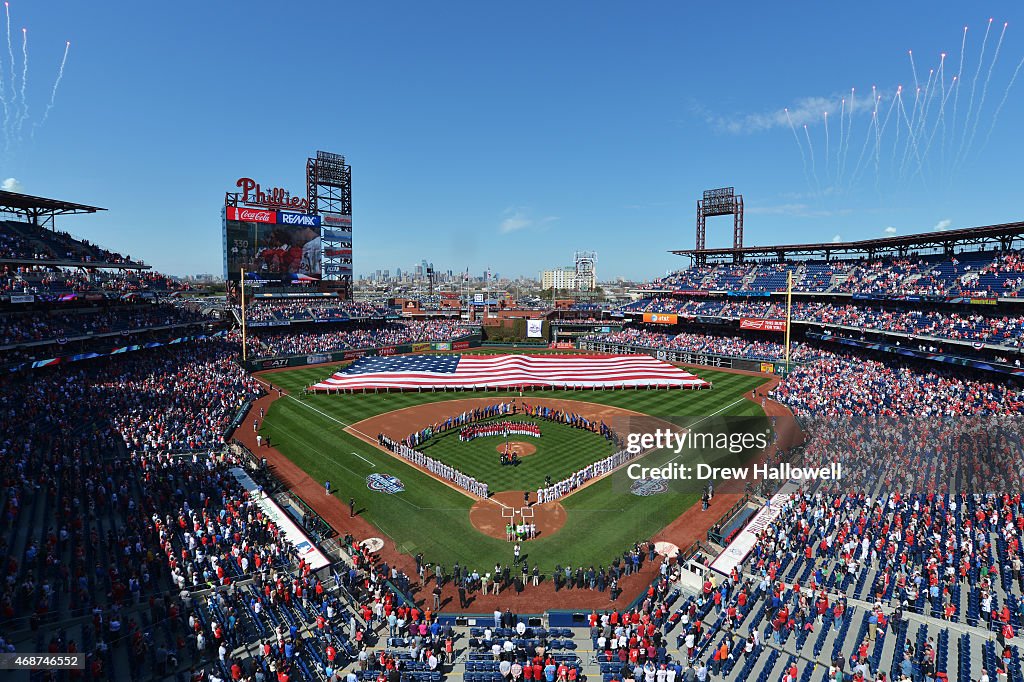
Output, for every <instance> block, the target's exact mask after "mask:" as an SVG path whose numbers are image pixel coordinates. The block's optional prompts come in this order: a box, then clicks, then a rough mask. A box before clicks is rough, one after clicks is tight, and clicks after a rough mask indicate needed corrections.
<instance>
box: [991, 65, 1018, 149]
mask: <svg viewBox="0 0 1024 682" xmlns="http://www.w3.org/2000/svg"><path fill="white" fill-rule="evenodd" d="M1022 66H1024V57H1022V58H1021V60H1020V61H1019V62H1017V68H1016V69H1014V70H1013V76H1011V77H1010V82H1009V83H1008V84H1007V86H1006V92H1004V93H1003V99H1002V100H1000V102H999V106H998V107H996V113H995V114H993V115H992V125H991V126H990V127H989V129H988V135H986V136H985V144H984V145H982V146H983V147H987V146H988V141H989V139H990V138H991V137H992V131H993V130H995V129H996V121H997V120H998V119H999V112H1001V111H1002V110H1003V105H1004V104H1006V98H1007V97H1009V96H1010V90H1011V88H1013V83H1014V81H1016V80H1017V74H1018V73H1020V69H1021V67H1022Z"/></svg>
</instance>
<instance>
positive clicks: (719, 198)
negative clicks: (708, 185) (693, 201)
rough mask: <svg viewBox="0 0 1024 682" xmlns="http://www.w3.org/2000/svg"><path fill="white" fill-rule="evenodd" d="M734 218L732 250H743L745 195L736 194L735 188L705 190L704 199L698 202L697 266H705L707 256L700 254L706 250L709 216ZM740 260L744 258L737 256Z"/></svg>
mask: <svg viewBox="0 0 1024 682" xmlns="http://www.w3.org/2000/svg"><path fill="white" fill-rule="evenodd" d="M716 215H731V216H732V248H733V249H742V248H743V195H742V194H736V188H735V187H720V188H718V189H706V190H704V197H703V198H702V199H698V200H697V245H696V251H697V252H698V253H697V256H696V262H697V265H704V263H705V262H706V256H704V255H703V254H701V253H700V252H701V251H703V250H704V249H705V248H706V245H707V242H706V233H707V218H708V216H716ZM736 258H737V259H738V260H742V259H743V256H742V255H740V254H739V253H737V254H736Z"/></svg>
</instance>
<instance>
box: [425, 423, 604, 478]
mask: <svg viewBox="0 0 1024 682" xmlns="http://www.w3.org/2000/svg"><path fill="white" fill-rule="evenodd" d="M492 421H503V420H501V419H496V420H492ZM509 421H521V422H530V423H533V424H537V425H538V426H539V427H540V432H541V437H540V438H534V437H532V436H510V440H519V441H522V442H524V443H528V444H530V445H533V446H535V447H536V448H537V452H535V453H534V454H532V455H529V456H528V457H523V458H522V460H521V461H520V462H519V464H517V465H516V466H508V465H505V466H502V464H501V462H500V456H499V454H498V452H497V448H498V447H499V446H500V445H502V444H504V442H505V439H504V438H503V437H501V436H484V437H481V438H476V439H475V440H472V441H470V442H468V443H464V442H462V441H460V440H459V432H458V431H457V430H456V431H450V432H448V433H445V434H443V435H441V436H436V437H434V438H431V439H430V440H429V441H427V442H426V443H424V444H423V445H422V446H420V448H419V450H420V452H422V453H423V454H425V455H429V456H431V457H433V458H434V459H437V460H440V461H442V462H445V463H446V464H450V465H452V466H453V467H455V468H456V469H458V470H459V471H461V472H463V473H464V474H469V475H470V476H472V477H473V478H475V479H476V480H478V481H483V482H485V483H486V484H487V486H488V487H489V489H490V491H491V492H492V493H493V492H499V491H501V490H537V488H540V487H541V486H542V485H543V484H544V477H545V476H550V477H551V480H552V481H560V480H562V479H563V478H565V477H566V476H568V475H569V474H572V473H574V472H576V471H579V470H580V469H582V468H583V467H585V466H586V465H588V464H590V463H591V462H596V461H598V460H599V459H604V458H605V457H607V456H608V455H610V454H612V453H614V452H615V450H616V449H617V448H616V447H615V446H614V445H613V444H612V443H611V442H609V441H608V440H606V439H605V438H603V437H601V436H600V435H598V434H596V433H591V432H589V431H582V430H580V429H574V428H573V427H571V426H566V425H565V424H555V423H553V422H549V421H544V420H542V419H529V418H525V417H523V416H521V415H520V416H517V417H515V418H510V419H509Z"/></svg>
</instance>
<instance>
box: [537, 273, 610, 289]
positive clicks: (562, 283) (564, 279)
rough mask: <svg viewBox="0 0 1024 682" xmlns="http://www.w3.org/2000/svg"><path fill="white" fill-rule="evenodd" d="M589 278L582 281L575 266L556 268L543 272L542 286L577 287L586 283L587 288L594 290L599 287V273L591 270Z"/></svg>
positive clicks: (545, 287)
mask: <svg viewBox="0 0 1024 682" xmlns="http://www.w3.org/2000/svg"><path fill="white" fill-rule="evenodd" d="M588 279H589V281H587V282H580V281H579V279H578V277H577V274H576V268H574V267H564V268H555V269H553V270H545V271H544V272H543V273H541V278H540V287H541V289H552V288H554V289H576V288H577V287H580V286H581V285H584V286H585V288H586V289H587V290H591V291H592V290H593V289H594V288H596V287H597V275H596V274H594V273H593V272H591V273H589V275H588Z"/></svg>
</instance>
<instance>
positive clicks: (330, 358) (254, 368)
mask: <svg viewBox="0 0 1024 682" xmlns="http://www.w3.org/2000/svg"><path fill="white" fill-rule="evenodd" d="M479 347H480V339H478V338H473V339H463V340H462V341H430V342H427V341H424V342H423V343H403V344H401V345H398V346H381V347H378V348H356V349H349V350H344V351H335V352H333V353H307V354H305V355H288V356H283V357H276V358H261V359H259V360H250V361H249V362H247V363H245V367H246V369H247V370H249V371H250V372H258V371H260V370H264V369H280V368H283V367H305V366H306V365H322V364H325V363H328V362H344V361H346V360H355V359H356V358H362V357H366V356H368V355H406V354H408V353H426V352H429V351H459V350H466V349H467V348H479Z"/></svg>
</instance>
